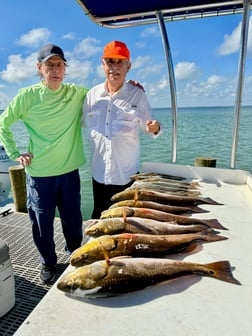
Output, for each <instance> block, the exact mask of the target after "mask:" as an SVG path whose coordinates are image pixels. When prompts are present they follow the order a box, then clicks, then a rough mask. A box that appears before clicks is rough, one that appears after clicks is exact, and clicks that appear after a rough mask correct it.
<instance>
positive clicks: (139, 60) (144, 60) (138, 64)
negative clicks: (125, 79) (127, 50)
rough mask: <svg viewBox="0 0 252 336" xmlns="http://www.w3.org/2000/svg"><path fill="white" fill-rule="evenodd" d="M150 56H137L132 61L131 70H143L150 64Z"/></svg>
mask: <svg viewBox="0 0 252 336" xmlns="http://www.w3.org/2000/svg"><path fill="white" fill-rule="evenodd" d="M150 62H151V57H150V56H137V57H136V58H135V60H134V61H132V65H131V69H141V68H142V67H143V66H146V65H147V64H150Z"/></svg>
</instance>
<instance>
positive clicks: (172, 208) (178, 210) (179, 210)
mask: <svg viewBox="0 0 252 336" xmlns="http://www.w3.org/2000/svg"><path fill="white" fill-rule="evenodd" d="M122 206H128V207H136V208H149V209H155V210H160V211H164V212H169V213H174V214H180V215H181V214H186V213H192V212H195V213H201V212H207V210H204V209H201V208H200V207H198V206H194V205H188V206H176V205H167V204H162V203H158V202H153V201H140V200H133V199H132V200H124V201H120V202H116V203H113V204H112V205H111V206H110V207H109V209H113V208H118V207H122Z"/></svg>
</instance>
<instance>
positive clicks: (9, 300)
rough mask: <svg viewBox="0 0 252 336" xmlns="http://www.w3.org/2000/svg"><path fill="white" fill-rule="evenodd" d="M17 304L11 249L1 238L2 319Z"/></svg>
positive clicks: (0, 315)
mask: <svg viewBox="0 0 252 336" xmlns="http://www.w3.org/2000/svg"><path fill="white" fill-rule="evenodd" d="M14 304H15V282H14V275H13V269H12V265H11V260H10V256H9V247H8V245H7V244H6V243H5V241H4V240H2V239H1V238H0V318H1V317H2V316H3V315H5V314H6V313H7V312H8V311H9V310H10V309H11V308H12V307H13V306H14Z"/></svg>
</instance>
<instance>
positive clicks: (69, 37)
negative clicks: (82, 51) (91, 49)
mask: <svg viewBox="0 0 252 336" xmlns="http://www.w3.org/2000/svg"><path fill="white" fill-rule="evenodd" d="M62 39H63V40H75V39H76V34H75V33H73V32H69V33H67V34H65V35H63V36H62Z"/></svg>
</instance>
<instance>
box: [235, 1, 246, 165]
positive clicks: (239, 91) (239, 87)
mask: <svg viewBox="0 0 252 336" xmlns="http://www.w3.org/2000/svg"><path fill="white" fill-rule="evenodd" d="M249 10H250V0H244V2H243V17H242V27H241V47H240V59H239V68H238V84H237V91H236V102H235V118H234V126H233V143H232V151H231V157H230V168H235V162H236V151H237V143H238V133H239V123H240V113H241V100H242V89H243V78H244V69H245V61H246V51H247V40H248V28H249Z"/></svg>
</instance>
